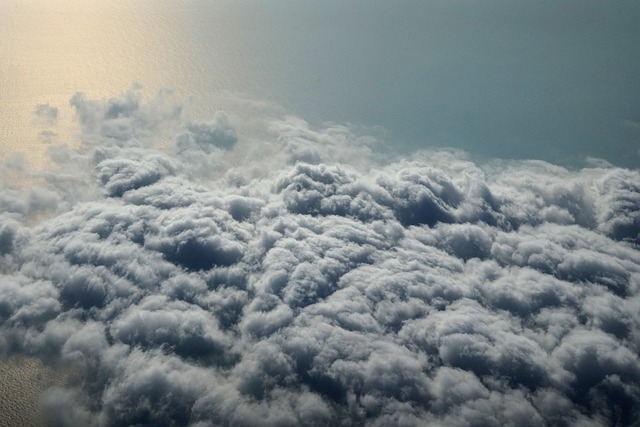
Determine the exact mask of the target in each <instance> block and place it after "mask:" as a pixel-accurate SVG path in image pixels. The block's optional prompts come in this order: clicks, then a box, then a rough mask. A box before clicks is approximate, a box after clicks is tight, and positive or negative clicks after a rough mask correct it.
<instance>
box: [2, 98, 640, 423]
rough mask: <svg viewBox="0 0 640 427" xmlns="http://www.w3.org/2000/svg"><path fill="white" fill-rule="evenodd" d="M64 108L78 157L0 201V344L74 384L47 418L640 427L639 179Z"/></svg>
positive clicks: (136, 106)
mask: <svg viewBox="0 0 640 427" xmlns="http://www.w3.org/2000/svg"><path fill="white" fill-rule="evenodd" d="M72 105H73V106H74V107H75V108H76V110H77V116H78V120H79V121H80V124H81V127H82V130H83V136H82V137H83V141H85V142H86V144H85V146H84V147H83V148H82V150H79V151H74V150H70V149H67V148H64V147H52V150H51V151H50V152H51V155H52V159H53V160H52V162H53V165H52V167H51V169H50V170H47V171H42V172H39V174H37V175H35V174H34V175H31V176H30V178H31V179H32V181H31V182H30V183H29V185H25V186H22V187H18V186H15V185H12V181H11V180H10V179H8V178H4V175H3V183H4V184H3V187H2V188H1V189H0V207H2V212H3V213H2V214H1V215H0V274H1V277H0V336H1V337H2V339H0V346H1V347H2V349H1V350H2V351H3V352H4V353H9V354H21V355H30V356H34V357H38V358H40V359H41V360H42V361H43V362H44V363H46V364H48V366H50V369H68V368H69V367H70V368H72V369H73V370H74V372H77V375H78V376H79V379H80V380H79V381H75V382H69V383H68V384H66V385H65V386H64V387H60V385H58V386H56V387H53V388H50V389H49V390H47V391H46V392H45V393H44V394H43V395H42V396H41V398H40V401H41V403H42V405H43V406H44V407H45V409H46V413H47V414H48V415H47V416H48V417H50V419H51V420H53V422H54V423H57V424H58V425H69V426H74V425H88V426H91V425H95V426H111V425H114V426H115V425H192V426H213V425H246V426H252V425H291V426H294V425H327V426H328V425H372V426H376V425H379V426H393V425H398V426H400V425H402V426H411V425H416V426H418V425H442V426H470V425H478V424H482V425H489V426H492V425H493V426H502V425H523V426H526V425H531V426H537V425H545V424H546V425H594V426H595V425H632V424H633V423H635V422H636V420H637V419H639V418H640V410H639V408H640V357H639V354H640V252H639V251H638V244H640V216H639V214H638V213H639V212H640V173H639V172H638V171H637V170H628V169H621V168H616V167H613V166H611V165H608V164H604V163H601V162H597V163H594V162H592V163H591V164H590V166H589V167H587V168H584V169H581V170H567V169H564V168H562V167H559V166H554V165H550V164H547V163H543V162H534V161H522V162H498V161H495V162H491V163H488V164H478V163H474V162H473V161H472V160H470V159H469V158H467V157H466V156H465V155H464V153H459V152H452V151H449V152H444V151H443V152H430V151H425V152H418V153H414V154H413V155H412V156H411V157H410V158H409V157H402V156H395V157H391V156H390V157H388V158H387V159H381V158H379V156H378V155H377V154H376V152H375V151H374V150H373V149H372V146H373V145H372V141H371V140H370V139H368V138H362V137H359V136H358V135H356V134H355V132H354V131H353V130H352V129H350V128H349V127H347V126H336V125H328V126H327V127H326V128H320V129H312V128H311V126H309V124H308V123H306V122H304V121H302V120H300V119H296V118H294V117H284V118H269V117H265V118H264V121H265V122H266V123H267V125H266V127H265V129H264V131H263V132H262V133H261V134H260V137H259V138H258V137H255V138H254V137H251V136H240V135H243V134H242V133H240V132H237V131H236V128H235V123H236V121H237V120H240V119H239V118H238V117H235V118H234V119H233V120H231V119H230V118H229V117H227V116H226V115H225V114H223V113H218V114H216V115H215V116H214V117H213V118H212V120H210V121H192V120H189V119H185V120H184V123H178V125H177V126H175V127H174V128H175V129H176V130H175V131H173V134H171V135H169V137H168V138H167V137H166V135H164V134H163V132H165V131H166V130H167V127H166V126H165V125H166V124H167V121H170V122H174V123H175V122H176V121H179V120H181V119H180V111H181V108H180V106H179V105H176V104H173V103H171V102H168V101H167V100H166V98H164V97H163V96H160V99H159V100H152V101H149V102H143V101H141V99H140V98H139V97H138V96H137V95H136V94H135V93H129V94H125V95H123V96H122V97H120V98H114V99H111V100H106V101H100V100H91V99H88V98H87V97H86V96H84V95H81V94H78V95H76V96H74V97H73V99H72ZM44 114H48V113H47V112H46V111H45V113H44ZM254 119H255V118H254ZM254 124H255V123H254ZM160 135H164V136H160ZM155 139H158V140H161V141H163V142H161V143H158V144H154V140H155ZM166 141H172V143H173V145H172V146H171V147H167V146H166V143H165V142H166ZM252 153H253V154H252ZM256 153H260V154H256ZM14 166H15V167H14V174H25V176H27V175H28V172H27V171H25V170H24V168H20V167H18V166H19V165H14ZM7 176H8V175H7Z"/></svg>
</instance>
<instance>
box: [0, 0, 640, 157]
mask: <svg viewBox="0 0 640 427" xmlns="http://www.w3.org/2000/svg"><path fill="white" fill-rule="evenodd" d="M639 16H640V6H639V4H638V3H637V2H635V1H617V2H614V3H613V4H609V3H606V4H605V3H603V2H597V1H586V2H561V3H558V2H551V1H541V2H536V3H530V2H508V3H504V2H494V1H488V2H473V1H463V2H444V1H405V2H400V3H396V2H386V1H377V0H374V1H372V2H367V3H366V4H365V3H364V2H356V1H328V2H322V3H320V2H294V1H286V0H276V1H270V2H262V1H256V0H241V1H236V2H232V1H224V0H216V1H188V2H176V1H164V0H161V1H151V0H142V1H136V2H127V1H123V0H115V1H109V2H103V1H97V0H89V1H82V2H80V1H71V0H28V1H18V0H2V2H0V79H1V84H0V117H1V118H2V120H1V121H0V144H1V153H2V154H3V155H7V154H8V153H10V152H21V153H24V154H26V157H27V158H28V159H29V161H30V162H31V163H32V164H34V165H36V164H37V165H42V164H43V162H44V161H45V160H46V156H45V154H44V153H45V152H46V149H47V147H48V146H50V145H51V144H60V143H67V144H70V145H74V144H77V142H74V138H73V133H74V128H73V114H74V112H73V110H72V109H71V108H70V107H69V99H70V98H71V97H72V96H73V94H74V93H76V92H78V91H82V92H85V93H86V94H87V96H88V97H90V98H93V99H96V98H109V97H112V96H116V95H118V94H120V93H122V92H124V91H126V90H127V89H128V88H130V87H131V86H132V84H134V82H139V84H141V85H142V87H143V93H144V94H145V95H146V96H149V97H150V96H153V95H154V94H155V93H156V92H157V91H158V90H160V89H161V88H172V89H174V90H175V92H176V95H177V97H178V98H180V99H183V100H186V99H192V101H190V102H191V103H190V104H189V105H191V106H192V108H193V111H194V114H200V115H203V116H207V115H211V114H212V113H213V112H214V111H216V110H219V109H225V110H228V109H231V108H233V106H232V103H230V101H229V100H230V99H233V98H235V97H242V98H245V99H252V100H256V101H266V102H269V103H272V104H274V105H279V106H281V107H282V111H284V112H286V113H288V114H295V115H299V116H301V117H303V118H305V119H307V120H309V121H311V122H312V123H314V122H322V121H336V122H349V123H355V124H361V125H365V126H368V127H381V128H384V129H385V133H384V135H385V136H384V138H385V139H386V140H387V142H388V143H389V144H390V145H392V146H396V147H399V148H406V149H412V148H416V147H433V146H454V147H458V148H462V149H465V150H468V151H469V152H471V153H472V154H476V155H481V156H486V157H504V158H538V159H544V160H548V161H552V162H556V163H566V164H569V163H572V162H579V161H581V160H582V159H584V158H586V157H598V158H604V159H606V160H608V161H610V162H613V163H615V164H619V165H623V166H627V167H636V166H637V165H638V163H639V159H640V157H639V155H638V150H639V148H640V96H639V95H640V30H639V28H640V26H638V25H637V20H638V17H639ZM38 105H44V106H46V105H48V106H49V107H41V109H40V110H39V111H40V114H39V115H38V114H35V111H36V109H37V106H38ZM51 107H53V108H57V115H56V114H55V111H56V110H55V109H53V108H51Z"/></svg>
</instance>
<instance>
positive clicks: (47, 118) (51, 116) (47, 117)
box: [33, 104, 58, 126]
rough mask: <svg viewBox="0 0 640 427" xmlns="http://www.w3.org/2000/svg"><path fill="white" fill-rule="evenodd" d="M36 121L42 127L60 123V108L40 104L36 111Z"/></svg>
mask: <svg viewBox="0 0 640 427" xmlns="http://www.w3.org/2000/svg"><path fill="white" fill-rule="evenodd" d="M33 113H34V115H35V117H36V121H37V122H38V123H40V124H42V125H49V126H52V125H55V124H56V123H57V122H58V107H53V106H51V105H49V104H38V105H37V106H36V108H35V110H34V112H33Z"/></svg>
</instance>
